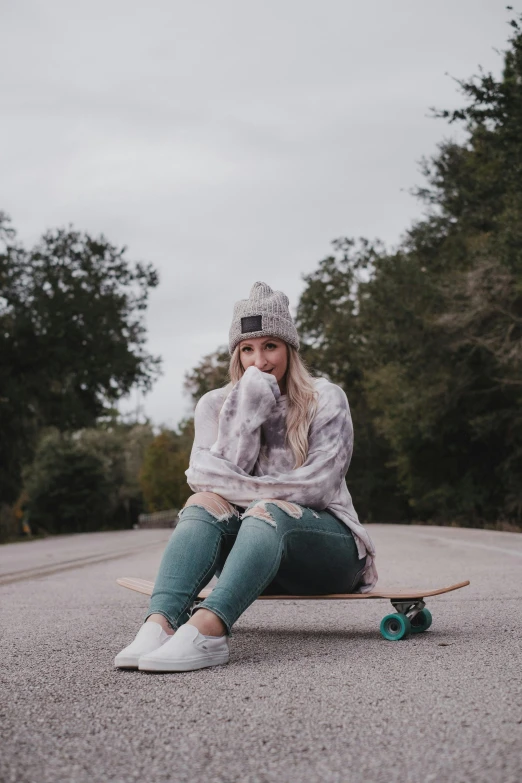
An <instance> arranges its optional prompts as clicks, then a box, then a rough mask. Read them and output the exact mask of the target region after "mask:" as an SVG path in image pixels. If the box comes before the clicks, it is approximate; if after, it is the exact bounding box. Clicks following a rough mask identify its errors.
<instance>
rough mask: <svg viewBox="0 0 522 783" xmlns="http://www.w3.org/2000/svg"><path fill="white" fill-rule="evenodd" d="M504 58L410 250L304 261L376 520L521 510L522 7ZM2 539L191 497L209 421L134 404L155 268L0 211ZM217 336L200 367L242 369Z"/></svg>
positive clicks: (312, 335) (496, 522)
mask: <svg viewBox="0 0 522 783" xmlns="http://www.w3.org/2000/svg"><path fill="white" fill-rule="evenodd" d="M510 25H511V34H510V38H509V40H508V44H507V49H506V51H505V52H504V68H503V72H502V74H501V76H500V77H499V78H498V79H497V78H495V77H494V76H493V75H492V74H489V73H485V72H483V71H482V70H481V71H480V72H479V74H478V76H475V77H472V78H471V79H468V80H461V81H459V82H458V87H459V89H460V91H461V93H462V95H463V104H464V105H463V107H462V108H461V109H458V110H454V111H443V110H442V111H437V110H434V112H433V114H434V116H435V117H439V118H443V119H445V120H446V121H448V122H449V123H450V124H451V125H455V124H460V125H461V126H462V127H463V128H464V131H465V138H464V141H462V142H459V143H457V142H456V141H454V140H451V139H450V140H444V141H443V142H442V143H441V144H440V145H439V148H438V150H437V153H436V154H435V155H434V156H433V157H431V158H430V159H426V160H424V161H423V165H422V172H423V176H424V184H423V186H422V187H419V188H417V189H416V191H415V194H416V196H417V197H418V198H419V199H420V200H421V202H422V203H423V205H424V215H423V217H422V219H420V220H418V221H416V222H415V223H414V224H413V225H412V226H411V227H410V228H408V229H407V230H406V232H405V233H404V235H403V238H402V239H401V241H400V243H399V244H398V246H397V247H396V248H394V249H389V248H386V247H385V246H384V245H383V244H382V243H380V242H379V241H376V240H370V239H367V238H353V237H342V238H339V239H336V240H335V241H334V242H333V243H332V249H331V252H330V253H329V254H328V255H327V257H326V258H324V259H323V260H322V261H320V262H319V264H318V266H317V268H316V269H315V270H314V271H313V272H312V273H310V274H308V275H306V276H305V277H304V290H303V293H302V295H301V297H300V300H299V303H298V307H297V312H296V322H297V326H298V329H299V332H300V335H301V336H302V342H303V348H302V352H303V354H304V357H305V359H306V361H307V362H308V364H309V366H310V368H311V369H312V371H313V372H314V373H316V374H318V375H325V376H327V377H328V378H330V379H331V380H332V381H333V382H335V383H338V384H339V385H340V386H342V387H343V389H344V390H345V391H346V393H347V395H348V399H349V401H350V406H351V409H352V416H353V420H354V428H355V449H354V456H353V460H352V465H351V467H350V471H349V474H348V484H349V487H350V491H351V492H352V495H353V497H354V502H355V505H356V508H357V509H358V511H359V513H360V516H361V518H362V519H363V520H373V521H403V522H408V521H410V522H411V521H422V522H432V523H438V524H461V525H473V526H492V527H495V526H497V527H498V526H500V527H504V528H510V527H513V528H515V529H516V528H519V527H520V526H521V524H522V482H521V480H520V478H521V476H522V26H521V25H522V16H518V17H516V18H514V19H512V20H511V22H510ZM0 242H1V245H0V326H1V329H0V352H1V358H2V361H1V365H0V427H1V433H2V436H1V446H0V537H2V536H3V537H4V538H7V537H9V536H10V535H13V531H16V530H19V528H20V520H26V521H27V522H28V524H29V527H30V528H31V529H34V530H42V531H47V532H70V531H79V530H92V529H102V528H105V527H128V526H130V525H132V524H133V523H134V522H135V521H136V517H137V514H138V513H139V512H140V511H141V510H149V511H153V510H161V509H164V508H171V507H179V506H180V505H182V503H183V502H184V500H185V498H186V497H187V495H188V494H189V492H190V490H189V489H188V487H187V485H186V482H185V478H184V470H185V468H186V466H187V464H188V456H189V453H190V446H191V441H192V437H193V422H192V420H190V419H189V420H186V421H183V422H181V423H180V424H179V426H178V427H177V428H176V429H174V430H167V429H163V430H162V431H160V432H158V431H156V430H154V428H153V427H152V426H151V425H150V423H145V424H143V423H141V424H140V423H137V422H128V421H125V420H122V418H121V417H120V416H118V414H117V412H116V409H115V406H116V403H117V402H118V400H119V399H121V398H122V397H124V396H125V395H128V394H129V392H130V391H131V389H132V388H135V387H138V388H140V389H142V390H143V391H144V392H146V391H148V390H149V389H150V388H151V387H152V384H153V383H154V381H155V379H156V378H157V377H158V374H159V373H160V371H161V363H160V360H159V358H158V357H154V356H152V355H150V354H149V353H148V352H147V350H146V347H145V345H146V330H145V326H144V322H143V315H144V312H145V310H146V307H147V302H148V296H149V292H150V290H151V289H153V288H154V287H155V286H156V285H158V275H157V272H156V270H155V269H154V268H153V267H152V266H151V265H150V264H145V263H141V262H137V263H136V262H130V261H129V260H128V259H127V256H126V249H125V248H117V247H115V246H113V245H111V244H110V242H108V240H106V239H105V238H104V237H98V238H93V237H91V236H90V235H88V234H82V233H80V232H77V231H75V230H73V229H72V228H71V229H67V230H65V229H62V230H55V231H50V232H48V233H46V234H45V235H44V236H43V237H42V239H41V240H40V241H39V242H38V243H37V244H36V246H35V247H33V248H31V249H26V248H24V247H23V246H22V245H21V243H20V242H19V241H18V240H17V237H16V233H15V231H14V229H13V228H12V226H11V223H10V221H9V219H8V218H7V215H5V213H0ZM227 363H228V353H227V350H226V348H224V347H217V348H216V351H215V352H213V353H212V354H210V355H208V356H205V357H203V359H202V360H201V361H200V362H199V363H198V364H197V365H196V366H195V367H194V368H193V369H192V370H191V371H190V372H188V373H187V375H186V378H185V387H186V390H187V392H188V393H189V394H190V395H192V397H193V399H194V401H196V400H197V399H198V398H199V397H200V396H201V394H203V393H205V392H206V391H208V390H210V389H212V388H216V387H217V386H219V385H222V384H224V383H226V381H227Z"/></svg>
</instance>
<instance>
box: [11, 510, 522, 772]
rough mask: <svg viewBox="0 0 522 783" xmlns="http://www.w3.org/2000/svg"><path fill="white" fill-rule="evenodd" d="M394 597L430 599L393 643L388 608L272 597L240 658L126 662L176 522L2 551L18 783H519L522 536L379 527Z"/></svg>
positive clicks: (384, 575)
mask: <svg viewBox="0 0 522 783" xmlns="http://www.w3.org/2000/svg"><path fill="white" fill-rule="evenodd" d="M369 529H370V533H371V535H372V537H373V538H374V540H375V543H376V546H377V550H378V561H377V562H378V569H379V575H380V581H379V587H381V588H384V587H385V586H391V587H396V586H399V585H400V586H409V585H412V586H422V587H426V588H431V587H438V586H440V585H445V584H451V583H454V582H458V581H462V580H464V579H470V580H471V586H470V587H467V588H464V589H463V590H460V591H458V592H455V593H450V594H448V595H444V596H439V597H435V598H432V599H429V602H428V606H429V608H430V610H431V612H432V614H433V618H434V619H433V625H432V627H431V629H430V630H429V631H428V632H427V633H425V634H421V635H418V636H410V637H409V638H408V639H406V640H404V641H401V642H386V641H384V640H383V639H382V638H381V636H380V635H379V622H380V620H381V618H382V617H383V616H384V614H386V613H387V612H388V608H390V609H391V607H389V604H388V602H386V601H350V602H328V603H326V602H320V601H314V602H292V601H284V602H258V603H256V604H254V605H253V606H252V607H250V609H248V610H247V612H245V614H244V615H243V616H242V617H241V619H240V620H239V622H238V623H237V625H236V626H235V629H234V634H233V637H232V640H231V661H230V663H229V664H228V666H225V667H216V668H214V669H207V670H202V671H199V672H187V673H182V674H160V675H149V674H145V673H140V672H132V671H131V672H128V671H121V670H115V669H114V668H113V665H112V662H113V658H114V655H115V654H116V653H117V652H119V650H120V649H121V648H122V647H124V646H125V645H126V644H128V643H129V642H130V641H131V639H132V638H133V637H134V635H135V633H136V631H137V629H138V627H139V624H140V622H141V620H142V618H143V615H144V612H145V609H146V606H147V598H146V597H145V596H142V595H139V594H137V593H133V592H130V591H128V590H124V589H122V588H120V587H118V586H117V585H116V583H115V580H116V578H117V577H118V576H139V577H142V578H145V579H153V578H154V576H155V573H156V570H157V567H158V564H159V561H160V557H161V553H162V550H163V548H164V546H165V542H166V541H167V538H168V536H169V535H170V531H167V530H149V531H145V530H144V531H123V532H117V533H93V534H85V535H76V536H68V537H65V536H64V537H59V538H52V539H46V540H42V541H32V542H23V543H19V544H12V545H8V546H3V547H0V621H1V629H2V633H1V640H0V643H1V663H2V666H1V670H0V721H1V738H2V740H1V745H2V748H1V754H0V781H2V783H98V782H99V783H105V782H106V781H111V782H114V783H134V781H136V782H137V781H139V782H140V783H164V782H165V783H166V782H167V781H169V782H172V781H174V782H176V783H177V782H178V781H179V782H180V783H185V782H186V783H200V781H201V783H203V782H205V783H206V782H207V781H212V782H213V783H294V782H295V783H298V782H299V783H302V782H305V783H347V782H348V781H349V782H350V783H381V781H382V783H394V782H395V781H397V783H398V782H399V781H401V783H409V782H411V783H424V782H425V781H426V782H427V781H435V783H438V782H439V781H444V782H446V781H448V782H449V783H497V782H498V783H520V781H521V780H522V741H521V740H522V697H521V681H522V645H521V637H522V630H521V629H522V600H521V599H522V535H519V534H516V533H496V532H489V531H480V530H468V529H456V528H438V527H417V526H411V527H409V526H398V525H370V526H369Z"/></svg>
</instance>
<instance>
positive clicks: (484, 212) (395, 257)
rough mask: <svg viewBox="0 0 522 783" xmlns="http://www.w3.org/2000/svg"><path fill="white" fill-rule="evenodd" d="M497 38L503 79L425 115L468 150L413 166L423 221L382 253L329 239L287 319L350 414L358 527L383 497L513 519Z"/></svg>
mask: <svg viewBox="0 0 522 783" xmlns="http://www.w3.org/2000/svg"><path fill="white" fill-rule="evenodd" d="M512 26H513V28H514V31H515V32H514V35H513V37H512V38H511V40H510V49H509V50H508V52H507V53H506V56H505V69H504V73H503V76H502V78H501V79H500V80H496V79H495V78H494V77H493V76H492V75H491V74H484V73H482V72H481V74H480V75H479V77H477V78H475V79H472V80H470V81H468V82H464V81H462V82H459V84H460V87H461V89H462V91H463V92H464V94H465V96H466V98H467V99H468V101H469V103H468V105H467V106H466V107H465V108H463V109H461V110H459V111H456V112H439V113H438V116H443V117H447V118H448V119H450V121H463V122H464V123H465V126H466V129H467V132H468V138H467V140H466V142H465V143H464V144H462V145H458V144H456V143H455V142H445V143H444V144H442V145H441V146H440V150H439V153H438V155H436V156H435V157H434V158H433V159H432V160H431V161H429V162H425V163H424V172H425V174H426V177H427V186H426V187H425V188H420V189H418V191H417V193H418V195H419V196H420V197H421V198H422V199H424V201H425V202H426V204H427V205H428V213H427V215H426V217H425V219H424V220H422V221H419V222H418V223H417V224H416V225H414V226H413V227H412V228H411V229H410V230H409V231H408V232H407V234H406V236H405V238H404V241H403V242H402V243H401V246H400V247H399V249H398V251H397V252H395V253H386V252H382V250H378V252H374V251H375V250H376V248H375V246H370V245H369V244H368V243H362V244H360V245H359V247H358V248H357V246H356V244H355V243H354V242H353V241H351V240H342V241H338V242H337V243H336V246H335V249H336V250H337V251H338V252H337V255H334V256H331V257H329V258H328V259H326V260H325V261H323V262H322V263H321V264H320V267H319V270H318V271H317V272H316V273H314V274H313V275H310V276H309V277H308V278H306V283H307V288H306V290H305V292H304V294H303V297H302V299H301V303H300V307H299V312H298V317H299V323H300V327H301V329H302V330H303V331H304V333H305V336H306V337H307V340H308V343H309V346H310V347H309V349H308V352H309V357H310V358H309V360H310V361H311V362H312V364H313V366H314V367H315V368H316V369H317V370H319V371H321V372H325V373H327V374H328V375H329V376H330V377H331V378H332V380H336V381H337V382H338V383H340V384H341V385H343V386H344V388H345V389H346V391H347V393H348V396H349V398H350V401H351V402H352V407H353V409H354V420H355V432H356V444H355V454H354V460H353V467H352V468H351V469H350V482H349V483H350V487H351V489H353V494H354V495H355V501H356V503H357V504H358V505H359V507H361V505H362V508H363V509H364V514H363V515H364V516H373V518H375V517H377V518H386V515H382V510H379V511H378V512H377V509H376V502H378V503H380V504H381V506H382V505H383V503H384V504H385V505H389V507H390V508H393V507H394V504H395V503H396V501H397V497H396V495H395V494H394V495H393V496H391V495H390V487H393V486H394V485H397V486H398V487H400V489H401V491H402V494H403V497H404V499H405V500H406V501H407V504H408V506H409V509H410V511H409V514H408V516H409V517H410V518H416V519H433V520H437V521H441V522H444V521H448V520H456V521H459V522H461V523H464V524H494V523H495V522H496V521H498V520H499V519H504V520H510V521H511V522H514V523H517V522H518V523H520V521H521V518H522V486H521V485H520V480H519V477H520V475H521V469H522V437H521V436H522V404H521V403H522V241H521V240H522V228H521V226H522V177H521V174H522V32H521V28H520V22H519V20H514V21H513V22H512ZM316 299H317V300H318V302H319V304H317V303H316V302H315V301H314V300H316ZM365 422H366V423H367V427H366V429H364V424H365ZM361 430H362V433H361ZM361 434H362V438H363V442H362V443H361ZM379 438H380V439H381V440H380V441H379ZM375 443H379V444H380V445H381V448H382V450H377V452H375V451H373V448H374V444H375ZM383 444H384V445H383ZM369 446H370V447H371V450H372V451H373V453H374V454H376V455H377V462H378V463H380V464H381V466H384V465H385V466H386V471H382V469H381V475H380V478H379V479H378V480H377V481H376V482H375V484H374V487H373V490H374V492H375V495H374V497H373V498H372V497H371V496H369V495H366V496H365V495H364V493H363V490H362V477H363V473H364V470H363V469H362V468H361V463H362V460H361V456H362V455H361V450H362V452H363V453H364V451H365V450H366V449H367V448H368V447H369ZM365 467H366V466H365ZM374 475H376V474H374ZM361 501H362V504H361ZM371 512H373V513H371Z"/></svg>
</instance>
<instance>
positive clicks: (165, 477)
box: [140, 419, 194, 511]
mask: <svg viewBox="0 0 522 783" xmlns="http://www.w3.org/2000/svg"><path fill="white" fill-rule="evenodd" d="M193 440H194V422H193V420H192V419H188V420H186V421H184V422H182V424H181V425H180V428H179V430H178V431H172V430H163V431H162V432H161V433H160V434H159V435H158V436H157V437H156V438H154V440H153V441H152V442H151V443H150V445H149V446H148V448H147V450H146V452H145V455H144V460H143V465H142V468H141V472H140V485H141V490H142V492H143V499H144V501H145V504H146V508H147V510H148V511H165V510H167V509H171V508H173V509H180V508H182V506H183V505H184V503H185V501H186V500H187V498H188V497H189V495H190V494H191V490H190V487H189V486H188V484H187V481H186V478H185V471H186V470H187V468H188V464H189V458H190V449H191V446H192V441H193Z"/></svg>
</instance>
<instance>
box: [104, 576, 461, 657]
mask: <svg viewBox="0 0 522 783" xmlns="http://www.w3.org/2000/svg"><path fill="white" fill-rule="evenodd" d="M116 581H117V583H118V584H119V585H121V586H122V587H127V588H129V590H136V591H137V592H138V593H143V594H144V595H152V590H153V588H154V582H148V581H147V580H145V579H135V578H133V577H127V576H124V577H121V578H120V579H117V580H116ZM469 584H470V582H469V580H468V581H466V582H458V583H457V584H455V585H450V586H449V587H439V588H437V589H436V590H385V591H381V590H376V591H374V592H371V593H333V594H331V595H260V596H259V597H258V598H257V600H258V601H347V600H353V599H356V600H362V599H366V598H373V599H376V598H380V599H382V598H384V599H388V600H389V601H391V604H392V606H393V608H394V609H395V613H393V614H387V615H386V617H383V619H382V621H381V625H380V632H381V636H383V637H384V639H387V640H388V641H390V642H396V641H399V640H400V639H405V638H406V637H407V636H408V635H409V634H410V633H422V632H423V631H427V630H428V628H429V627H430V625H431V622H432V617H431V612H430V610H429V609H426V604H425V601H424V599H425V598H431V597H432V596H434V595H442V594H443V593H451V592H452V591H453V590H460V588H461V587H467V586H468V585H469ZM211 592H212V588H208V587H207V588H205V589H204V590H202V591H201V592H200V593H199V595H198V597H197V598H196V600H195V601H194V603H193V606H197V605H198V604H199V603H201V601H204V600H205V598H207V596H209V595H210V593H211Z"/></svg>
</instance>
